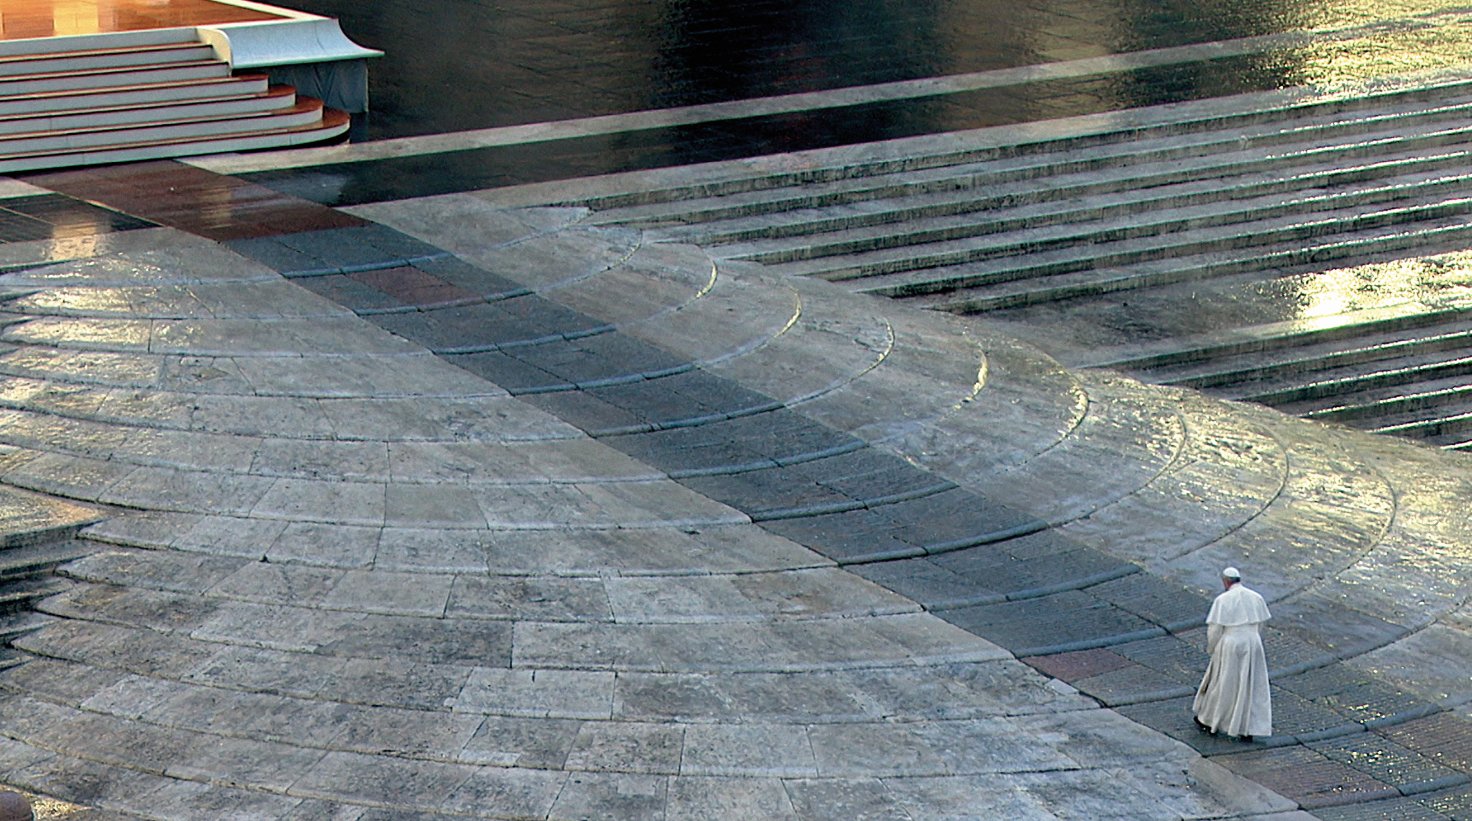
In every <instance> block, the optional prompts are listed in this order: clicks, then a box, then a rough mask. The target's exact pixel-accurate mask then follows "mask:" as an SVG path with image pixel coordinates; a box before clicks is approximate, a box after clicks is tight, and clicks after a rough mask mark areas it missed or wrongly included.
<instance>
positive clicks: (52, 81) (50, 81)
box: [0, 62, 230, 98]
mask: <svg viewBox="0 0 1472 821" xmlns="http://www.w3.org/2000/svg"><path fill="white" fill-rule="evenodd" d="M228 76H230V67H229V66H228V65H226V64H224V63H220V62H214V63H211V64H209V65H203V66H168V67H163V68H149V69H139V70H136V71H129V72H126V73H121V72H119V73H113V72H109V73H104V74H74V75H68V76H64V77H46V78H36V79H14V80H0V98H4V97H15V96H20V95H25V94H44V93H47V92H53V91H76V90H79V89H96V88H120V87H127V86H134V85H141V84H144V83H168V82H178V81H180V80H207V79H211V78H217V77H228Z"/></svg>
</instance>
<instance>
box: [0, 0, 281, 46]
mask: <svg viewBox="0 0 1472 821" xmlns="http://www.w3.org/2000/svg"><path fill="white" fill-rule="evenodd" d="M280 16H281V15H279V14H273V13H271V12H268V11H264V10H263V9H262V8H260V7H245V6H240V5H234V4H229V3H217V2H213V0H5V2H4V3H3V4H0V41H3V40H24V39H30V38H35V37H65V36H69V35H86V34H110V33H113V32H120V31H146V30H149V29H159V28H183V27H189V26H203V25H219V24H223V23H244V22H255V21H261V20H276V19H279V18H280Z"/></svg>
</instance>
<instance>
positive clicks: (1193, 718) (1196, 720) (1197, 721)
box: [1191, 716, 1216, 735]
mask: <svg viewBox="0 0 1472 821" xmlns="http://www.w3.org/2000/svg"><path fill="white" fill-rule="evenodd" d="M1191 721H1192V722H1194V723H1195V724H1196V729H1198V730H1200V731H1201V732H1203V733H1207V734H1209V735H1216V733H1214V732H1212V730H1211V728H1210V727H1208V726H1206V725H1205V724H1202V723H1201V719H1199V718H1197V717H1196V716H1191Z"/></svg>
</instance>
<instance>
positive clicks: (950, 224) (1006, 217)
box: [660, 148, 1472, 263]
mask: <svg viewBox="0 0 1472 821" xmlns="http://www.w3.org/2000/svg"><path fill="white" fill-rule="evenodd" d="M1469 158H1472V151H1468V150H1465V149H1461V148H1451V149H1447V150H1444V151H1434V152H1430V153H1424V152H1417V153H1414V154H1409V155H1405V156H1400V157H1389V158H1387V157H1379V158H1374V159H1367V160H1366V161H1364V162H1359V163H1354V162H1351V163H1318V164H1315V165H1313V166H1310V167H1307V168H1302V169H1295V171H1294V173H1292V174H1288V175H1286V176H1285V175H1284V174H1282V173H1250V174H1239V175H1232V176H1221V175H1212V176H1210V178H1208V179H1200V180H1190V181H1186V182H1180V183H1173V184H1168V185H1161V186H1149V187H1146V188H1145V189H1143V190H1142V189H1139V188H1136V187H1134V186H1121V187H1120V190H1113V191H1105V192H1102V193H1090V192H1089V191H1087V190H1085V191H1083V192H1082V193H1080V192H1078V191H1073V190H1071V189H1069V188H1068V187H1066V181H1065V180H1063V179H1060V180H1049V181H1031V182H1027V183H1017V184H1011V185H1002V186H987V187H984V188H969V187H968V188H965V189H962V190H960V191H944V192H941V193H926V194H921V195H917V196H906V197H899V198H895V199H885V200H879V201H873V202H863V203H848V204H844V205H840V206H835V207H832V208H827V209H803V210H799V211H793V212H788V213H785V214H771V215H762V217H760V218H757V219H754V220H753V219H747V220H735V221H730V222H725V223H715V224H711V225H707V226H697V227H693V228H690V229H685V230H676V231H670V230H665V231H661V232H660V234H661V236H662V237H669V238H672V239H677V240H687V239H688V240H691V241H696V242H700V243H701V244H703V245H707V246H711V245H722V246H723V247H722V248H721V253H722V255H723V256H731V257H740V258H746V259H752V260H755V261H759V262H766V263H776V262H790V261H795V260H802V259H810V258H814V257H820V256H828V255H833V254H846V253H855V252H860V251H868V250H874V249H880V248H889V247H899V246H905V245H912V244H920V243H927V242H937V241H943V240H948V239H955V238H959V237H968V236H985V235H993V234H996V235H1001V234H1004V233H1006V232H1010V231H1020V230H1027V229H1037V228H1041V227H1045V226H1055V225H1060V224H1066V223H1082V222H1085V221H1090V220H1106V219H1119V218H1122V217H1127V216H1132V215H1139V214H1142V213H1150V212H1157V211H1164V210H1166V209H1181V208H1202V207H1204V206H1208V205H1212V204H1219V205H1218V207H1220V208H1223V209H1226V208H1227V207H1228V204H1231V206H1233V207H1235V208H1237V209H1238V210H1240V209H1241V208H1242V207H1243V205H1242V203H1243V202H1244V201H1247V200H1251V199H1253V198H1262V200H1263V201H1265V202H1266V203H1267V207H1274V206H1275V204H1276V207H1280V208H1281V207H1287V205H1288V204H1289V203H1292V202H1295V201H1298V202H1311V201H1314V200H1315V199H1316V198H1324V199H1330V198H1343V197H1350V196H1359V197H1364V198H1366V199H1367V201H1374V200H1376V199H1381V200H1385V199H1394V198H1395V197H1396V196H1398V195H1399V196H1405V197H1409V196H1412V195H1414V192H1415V191H1416V189H1417V188H1428V189H1448V188H1456V187H1459V186H1462V185H1466V184H1467V181H1468V178H1467V177H1464V176H1461V175H1450V176H1449V175H1448V174H1446V173H1445V170H1446V169H1460V168H1462V167H1464V166H1465V164H1466V163H1467V161H1468V159H1469ZM1094 182H1095V181H1085V183H1084V184H1085V185H1086V186H1093V185H1094ZM1043 188H1046V189H1047V190H1049V191H1050V192H1054V193H1057V194H1059V195H1060V196H1059V197H1057V198H1052V197H1050V198H1048V199H1047V200H1044V201H1041V202H1028V201H1026V200H1029V199H1036V198H1037V197H1038V195H1039V191H1040V189H1043ZM1397 189H1398V190H1397ZM1325 191H1328V192H1329V193H1325ZM1305 192H1312V193H1311V194H1307V195H1306V194H1305ZM1064 194H1073V196H1062V195H1064ZM774 221H775V223H776V224H775V225H772V223H773V222H774ZM749 222H762V223H766V224H768V225H769V226H770V227H767V228H764V227H751V228H748V227H746V224H747V223H749ZM731 223H735V225H734V226H731ZM1206 224H1209V223H1206ZM728 226H731V227H728ZM888 226H895V227H888Z"/></svg>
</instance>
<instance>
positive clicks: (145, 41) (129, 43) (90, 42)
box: [0, 28, 199, 57]
mask: <svg viewBox="0 0 1472 821" xmlns="http://www.w3.org/2000/svg"><path fill="white" fill-rule="evenodd" d="M197 42H199V35H198V34H197V33H196V32H195V30H194V29H193V28H173V29H143V30H140V31H117V32H111V33H107V34H77V35H62V36H58V37H46V38H37V39H25V40H0V57H17V56H23V55H30V54H60V53H64V52H68V51H82V50H85V49H102V48H118V49H122V48H144V47H148V46H166V45H189V44H193V43H197Z"/></svg>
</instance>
